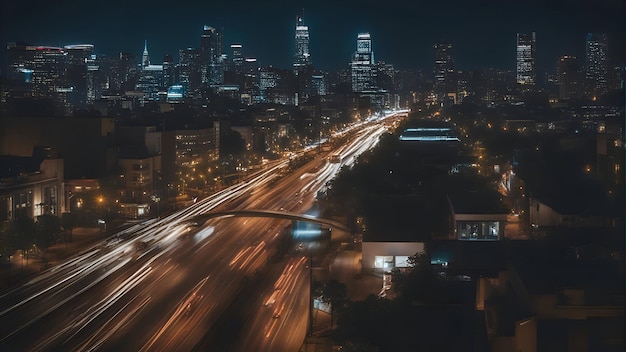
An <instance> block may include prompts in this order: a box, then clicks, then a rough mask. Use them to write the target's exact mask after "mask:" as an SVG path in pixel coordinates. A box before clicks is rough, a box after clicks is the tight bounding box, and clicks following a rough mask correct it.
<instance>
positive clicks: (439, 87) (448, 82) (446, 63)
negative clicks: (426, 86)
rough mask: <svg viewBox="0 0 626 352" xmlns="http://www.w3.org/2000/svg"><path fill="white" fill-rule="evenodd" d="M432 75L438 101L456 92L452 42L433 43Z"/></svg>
mask: <svg viewBox="0 0 626 352" xmlns="http://www.w3.org/2000/svg"><path fill="white" fill-rule="evenodd" d="M433 48H434V54H435V56H434V59H435V60H434V61H435V62H434V66H433V75H434V77H435V83H434V84H435V87H434V89H435V94H436V95H437V99H438V100H439V101H442V100H444V99H445V98H446V97H447V96H448V94H456V91H457V84H456V82H457V80H456V75H455V71H454V60H453V58H452V44H450V43H448V42H439V43H435V45H434V46H433Z"/></svg>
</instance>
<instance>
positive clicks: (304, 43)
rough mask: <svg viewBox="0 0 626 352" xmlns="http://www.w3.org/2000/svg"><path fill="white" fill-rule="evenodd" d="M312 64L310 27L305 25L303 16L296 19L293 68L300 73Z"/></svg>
mask: <svg viewBox="0 0 626 352" xmlns="http://www.w3.org/2000/svg"><path fill="white" fill-rule="evenodd" d="M310 64H311V54H310V52H309V26H307V25H305V24H304V22H303V19H302V16H298V17H297V18H296V52H295V54H294V56H293V68H294V70H296V71H298V70H300V69H302V68H303V67H306V66H308V65H310Z"/></svg>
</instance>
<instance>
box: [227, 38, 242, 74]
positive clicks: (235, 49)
mask: <svg viewBox="0 0 626 352" xmlns="http://www.w3.org/2000/svg"><path fill="white" fill-rule="evenodd" d="M230 50H231V51H232V71H234V72H237V73H243V61H244V57H243V46H242V45H241V44H231V45H230Z"/></svg>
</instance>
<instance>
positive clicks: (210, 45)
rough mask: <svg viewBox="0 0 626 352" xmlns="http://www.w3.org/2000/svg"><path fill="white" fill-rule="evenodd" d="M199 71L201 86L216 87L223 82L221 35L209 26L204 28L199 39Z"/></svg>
mask: <svg viewBox="0 0 626 352" xmlns="http://www.w3.org/2000/svg"><path fill="white" fill-rule="evenodd" d="M200 69H201V71H202V74H201V78H202V84H203V85H205V86H206V85H216V84H221V83H223V82H224V66H223V63H222V34H221V33H220V32H219V31H217V29H215V28H213V27H210V26H204V28H203V30H202V36H201V37H200Z"/></svg>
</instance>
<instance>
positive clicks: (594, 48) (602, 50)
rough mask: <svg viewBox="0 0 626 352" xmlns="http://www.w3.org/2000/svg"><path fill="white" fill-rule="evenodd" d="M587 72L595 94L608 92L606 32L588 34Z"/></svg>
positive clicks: (592, 91)
mask: <svg viewBox="0 0 626 352" xmlns="http://www.w3.org/2000/svg"><path fill="white" fill-rule="evenodd" d="M585 48H586V56H587V57H586V59H587V62H586V72H585V76H586V78H587V81H588V82H589V84H590V89H591V92H590V93H592V94H593V95H594V96H597V95H602V94H604V93H606V92H607V87H608V85H607V77H608V62H607V37H606V34H596V35H594V34H592V33H589V34H587V41H586V46H585Z"/></svg>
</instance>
